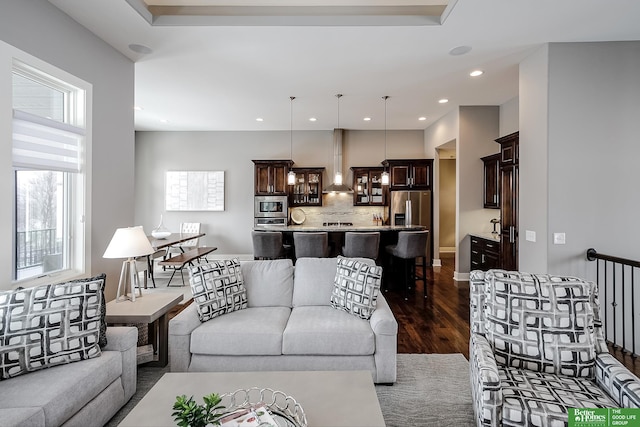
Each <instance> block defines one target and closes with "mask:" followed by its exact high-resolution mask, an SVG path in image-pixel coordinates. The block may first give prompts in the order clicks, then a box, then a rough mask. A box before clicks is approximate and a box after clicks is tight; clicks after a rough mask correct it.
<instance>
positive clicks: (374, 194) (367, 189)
mask: <svg viewBox="0 0 640 427" xmlns="http://www.w3.org/2000/svg"><path fill="white" fill-rule="evenodd" d="M351 170H352V171H353V205H354V206H385V205H386V201H387V195H386V193H387V188H388V186H387V185H382V172H384V168H381V167H361V168H360V167H354V168H351Z"/></svg>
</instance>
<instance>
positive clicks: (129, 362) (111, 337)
mask: <svg viewBox="0 0 640 427" xmlns="http://www.w3.org/2000/svg"><path fill="white" fill-rule="evenodd" d="M137 345H138V328H135V327H133V326H109V327H108V328H107V345H106V346H105V347H104V348H103V349H102V351H118V352H120V354H121V356H122V376H121V377H120V378H121V381H122V387H123V389H124V399H125V402H127V401H129V399H130V398H131V397H132V396H133V394H134V393H135V392H136V384H137V383H136V381H137V375H138V360H137V356H138V355H137Z"/></svg>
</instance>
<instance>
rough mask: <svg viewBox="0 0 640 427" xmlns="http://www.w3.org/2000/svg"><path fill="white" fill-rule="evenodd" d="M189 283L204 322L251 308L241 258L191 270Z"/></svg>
mask: <svg viewBox="0 0 640 427" xmlns="http://www.w3.org/2000/svg"><path fill="white" fill-rule="evenodd" d="M189 282H190V284H191V292H192V293H193V301H194V302H195V303H196V309H197V311H198V317H200V321H201V322H206V321H207V320H210V319H213V318H214V317H218V316H221V315H223V314H225V313H231V312H233V311H236V310H242V309H245V308H247V290H246V288H245V287H244V280H243V277H242V271H241V270H240V262H239V261H238V259H237V258H234V259H231V260H216V261H213V262H210V263H207V264H198V265H195V266H193V267H191V268H190V269H189Z"/></svg>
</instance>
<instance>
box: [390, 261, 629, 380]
mask: <svg viewBox="0 0 640 427" xmlns="http://www.w3.org/2000/svg"><path fill="white" fill-rule="evenodd" d="M441 260H442V267H427V299H426V300H425V299H424V298H423V292H422V281H421V280H419V281H416V286H415V289H414V291H413V292H412V293H411V294H410V297H409V300H408V301H405V299H404V295H403V293H402V292H400V291H399V290H390V291H388V292H385V293H384V296H385V298H386V299H387V301H388V302H389V306H390V307H391V310H392V311H393V314H394V315H395V317H396V320H397V321H398V353H462V354H463V355H464V356H465V357H466V358H467V359H468V358H469V284H468V282H455V281H454V280H453V271H454V258H453V254H451V255H448V254H441ZM417 274H418V276H419V277H422V272H421V270H420V269H418V271H417ZM609 351H610V353H611V354H612V355H613V356H614V357H615V358H616V359H618V360H619V361H620V362H622V364H624V365H625V366H626V367H627V368H628V369H629V370H630V371H631V372H633V373H634V374H635V375H636V376H638V377H640V358H638V357H632V356H631V355H630V354H629V353H625V352H622V351H621V350H620V349H616V348H613V347H611V346H609Z"/></svg>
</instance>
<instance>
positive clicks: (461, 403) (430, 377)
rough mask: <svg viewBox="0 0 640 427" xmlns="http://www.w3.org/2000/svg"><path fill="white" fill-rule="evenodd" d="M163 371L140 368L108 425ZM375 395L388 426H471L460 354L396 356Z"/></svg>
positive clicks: (466, 366)
mask: <svg viewBox="0 0 640 427" xmlns="http://www.w3.org/2000/svg"><path fill="white" fill-rule="evenodd" d="M165 372H169V369H168V367H167V368H147V367H140V368H139V369H138V383H137V390H136V393H135V395H134V396H133V397H132V398H131V400H130V401H129V402H128V403H127V404H126V405H125V406H124V407H123V408H122V409H121V410H120V411H119V412H118V413H117V414H116V415H115V416H114V417H113V418H112V419H111V420H110V421H109V423H108V424H107V426H108V427H115V426H117V425H118V424H119V423H120V421H122V419H124V417H125V416H126V415H127V414H128V413H129V411H131V409H132V408H133V407H134V406H135V405H136V404H137V403H138V402H139V401H140V399H142V397H144V395H145V394H146V393H147V391H149V389H150V388H151V387H153V385H154V384H155V383H156V381H158V380H159V379H160V377H161V376H162V375H163V374H164V373H165ZM376 393H377V394H378V400H379V401H380V407H381V409H382V415H383V416H384V420H385V423H386V425H387V427H410V426H411V427H431V426H433V427H436V426H437V427H440V426H456V427H465V426H473V425H474V418H473V404H472V401H471V389H470V385H469V363H468V362H467V359H465V357H464V356H463V355H462V354H399V355H398V379H397V381H396V383H395V384H394V385H392V386H386V385H377V386H376ZM310 427H322V426H310Z"/></svg>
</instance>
